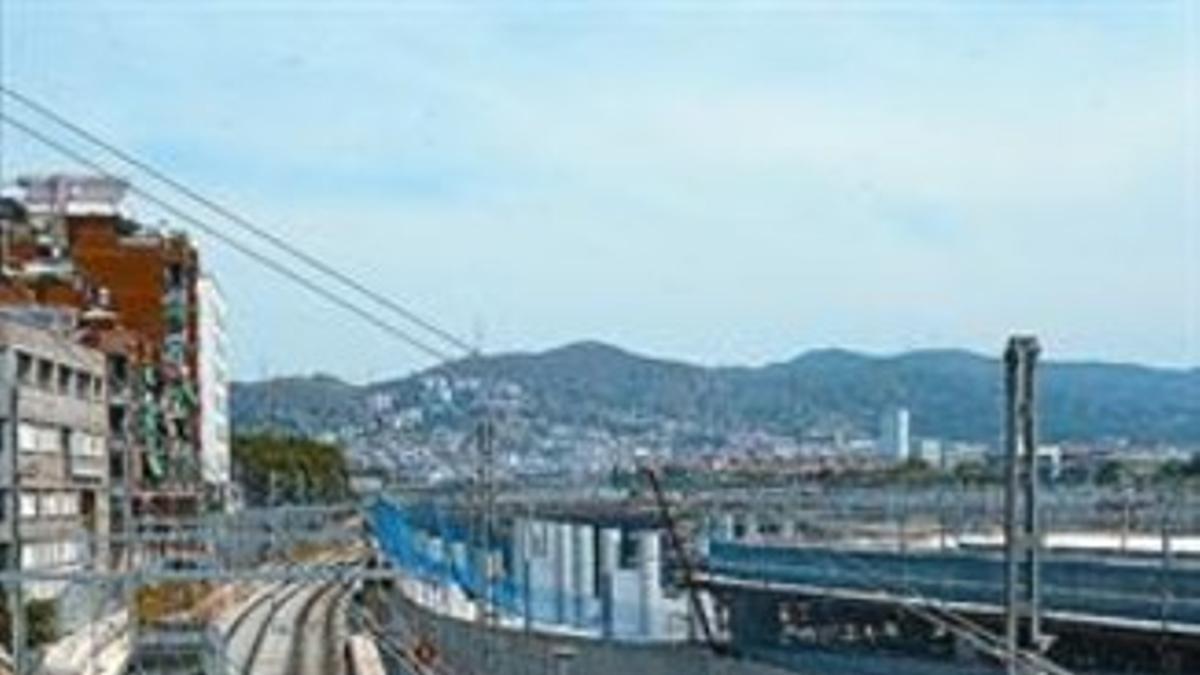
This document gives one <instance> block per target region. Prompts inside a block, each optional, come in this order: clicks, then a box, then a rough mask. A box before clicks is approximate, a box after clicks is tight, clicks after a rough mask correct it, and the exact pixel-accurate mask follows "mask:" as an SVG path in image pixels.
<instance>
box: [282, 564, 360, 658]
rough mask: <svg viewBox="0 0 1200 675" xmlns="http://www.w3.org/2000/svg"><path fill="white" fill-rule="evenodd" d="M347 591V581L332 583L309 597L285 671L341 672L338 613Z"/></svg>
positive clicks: (296, 624) (301, 611)
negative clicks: (343, 583)
mask: <svg viewBox="0 0 1200 675" xmlns="http://www.w3.org/2000/svg"><path fill="white" fill-rule="evenodd" d="M346 593H347V590H346V587H345V586H344V585H342V584H338V583H329V584H326V585H325V586H324V587H323V588H321V589H320V590H318V591H316V592H314V593H312V594H311V595H310V596H309V597H308V598H307V600H305V602H304V605H303V606H302V607H301V609H300V612H299V616H298V618H297V621H296V623H295V634H294V636H293V639H292V642H291V645H290V648H289V651H288V659H287V667H286V668H285V669H284V672H283V675H340V671H341V668H340V666H341V658H340V656H341V653H342V645H341V640H340V639H339V634H338V621H339V617H338V614H339V606H340V603H341V600H342V598H343V597H345V594H346Z"/></svg>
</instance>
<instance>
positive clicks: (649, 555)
mask: <svg viewBox="0 0 1200 675" xmlns="http://www.w3.org/2000/svg"><path fill="white" fill-rule="evenodd" d="M661 554H662V552H661V550H660V543H659V533H658V531H657V530H648V531H645V532H639V533H638V592H639V596H640V597H639V602H640V604H639V610H638V632H639V633H640V634H641V637H643V638H645V639H647V640H653V639H655V638H657V637H658V635H659V625H660V623H661V615H662V584H661V578H660V577H661V562H662V557H661Z"/></svg>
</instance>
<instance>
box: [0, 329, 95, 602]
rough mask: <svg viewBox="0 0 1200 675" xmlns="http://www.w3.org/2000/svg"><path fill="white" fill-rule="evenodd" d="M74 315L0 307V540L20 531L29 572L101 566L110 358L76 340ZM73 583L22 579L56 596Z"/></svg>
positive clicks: (28, 591) (30, 591) (34, 591)
mask: <svg viewBox="0 0 1200 675" xmlns="http://www.w3.org/2000/svg"><path fill="white" fill-rule="evenodd" d="M72 324H73V319H72V317H71V316H70V315H68V314H63V313H55V312H53V311H52V310H47V309H46V308H39V307H30V308H13V307H8V308H5V310H4V311H3V312H2V313H0V491H2V493H3V494H2V498H0V545H2V547H3V559H4V560H5V561H6V563H5V564H6V566H9V565H10V564H11V563H10V562H9V561H11V560H12V558H11V557H10V556H11V555H12V551H13V549H12V547H13V541H14V539H13V535H14V534H18V535H19V539H18V541H20V542H21V545H20V566H21V569H23V570H60V571H70V570H79V569H84V568H88V567H92V566H95V567H104V566H105V565H106V564H107V560H108V550H107V545H106V543H105V539H104V538H103V537H97V536H96V535H104V534H106V533H107V532H108V530H109V500H108V489H109V473H108V446H107V443H108V440H107V437H108V409H107V390H106V370H105V368H106V364H105V356H104V354H102V353H101V352H99V351H96V350H94V349H91V348H88V347H84V346H82V345H79V344H77V343H75V342H74V341H73V340H72V334H71V332H72V327H73V326H72ZM66 587H67V584H66V583H65V582H62V581H45V580H43V581H35V582H32V583H29V584H27V585H25V587H24V592H25V596H26V599H27V600H54V599H57V598H59V596H61V595H62V593H63V591H64V590H65V589H66Z"/></svg>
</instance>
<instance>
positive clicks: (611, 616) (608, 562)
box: [600, 528, 621, 638]
mask: <svg viewBox="0 0 1200 675" xmlns="http://www.w3.org/2000/svg"><path fill="white" fill-rule="evenodd" d="M620 567H621V531H620V530H618V529H616V528H604V529H602V530H600V626H601V630H602V631H603V633H604V637H606V638H611V637H613V635H614V634H615V631H616V627H615V620H616V612H615V606H616V583H615V581H614V580H615V579H616V574H617V570H619V569H620Z"/></svg>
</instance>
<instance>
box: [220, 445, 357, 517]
mask: <svg viewBox="0 0 1200 675" xmlns="http://www.w3.org/2000/svg"><path fill="white" fill-rule="evenodd" d="M233 466H234V475H235V477H236V479H237V481H238V483H239V484H240V485H241V487H242V491H243V493H244V494H245V495H246V499H247V501H249V502H250V503H251V504H256V505H263V504H266V503H268V502H269V501H271V500H272V499H274V500H275V501H277V502H289V503H315V502H331V501H337V500H340V499H344V498H345V497H346V496H347V495H348V494H349V479H348V476H347V471H346V463H345V456H344V453H343V451H342V449H341V448H339V447H336V446H333V445H329V444H326V443H319V442H317V441H313V440H309V439H306V438H296V437H287V436H275V435H252V436H239V437H238V438H236V439H234V442H233Z"/></svg>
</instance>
